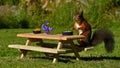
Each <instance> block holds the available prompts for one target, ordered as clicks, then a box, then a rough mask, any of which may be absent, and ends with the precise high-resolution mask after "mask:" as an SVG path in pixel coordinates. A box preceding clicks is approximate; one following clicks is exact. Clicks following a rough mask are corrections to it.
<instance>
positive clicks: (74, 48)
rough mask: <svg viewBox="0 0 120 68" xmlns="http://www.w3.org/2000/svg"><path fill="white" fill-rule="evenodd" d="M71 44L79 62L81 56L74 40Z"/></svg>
mask: <svg viewBox="0 0 120 68" xmlns="http://www.w3.org/2000/svg"><path fill="white" fill-rule="evenodd" d="M70 44H71V48H72V50H73V52H74V54H75V56H76V60H79V59H80V55H79V53H78V51H77V49H76V47H75V45H74V42H73V40H72V41H70Z"/></svg>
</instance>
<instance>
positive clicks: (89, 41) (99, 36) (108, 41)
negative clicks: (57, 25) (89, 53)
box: [71, 11, 115, 52]
mask: <svg viewBox="0 0 120 68" xmlns="http://www.w3.org/2000/svg"><path fill="white" fill-rule="evenodd" d="M73 18H74V26H73V27H72V28H71V30H77V31H78V35H83V36H85V38H84V39H78V40H77V41H78V43H79V44H80V46H82V47H90V46H95V45H97V44H100V43H101V42H102V41H103V42H104V44H105V49H106V51H107V52H113V50H114V43H115V41H114V36H113V33H112V32H111V31H109V30H108V29H98V30H96V31H95V32H94V33H93V35H92V36H91V34H92V30H91V25H90V24H89V23H88V22H87V21H86V20H85V18H84V17H83V11H81V12H78V13H76V14H75V15H74V17H73Z"/></svg>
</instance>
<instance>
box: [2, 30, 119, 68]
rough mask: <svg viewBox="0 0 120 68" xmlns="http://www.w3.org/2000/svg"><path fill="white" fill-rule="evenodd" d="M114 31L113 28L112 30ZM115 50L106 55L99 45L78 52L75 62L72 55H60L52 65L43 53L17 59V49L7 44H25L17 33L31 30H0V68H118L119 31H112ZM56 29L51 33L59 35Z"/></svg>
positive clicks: (33, 53)
mask: <svg viewBox="0 0 120 68" xmlns="http://www.w3.org/2000/svg"><path fill="white" fill-rule="evenodd" d="M114 29H115V28H114ZM114 29H113V28H112V29H111V31H113V33H114V36H115V50H114V52H113V53H107V52H106V51H105V49H104V46H103V45H104V44H103V43H101V44H100V45H99V46H96V47H95V48H94V49H93V50H90V51H82V52H80V53H79V54H80V56H81V59H80V60H79V61H76V60H75V57H74V55H73V54H66V55H61V56H60V58H59V62H57V63H55V64H53V63H52V59H51V58H45V56H44V54H43V53H40V52H29V53H28V55H27V57H26V58H24V59H19V56H20V52H19V51H18V50H17V49H12V48H8V45H9V44H25V41H26V39H24V38H18V37H16V34H18V33H25V32H32V31H33V29H1V30H0V68H120V51H119V50H120V46H119V40H120V36H119V34H120V29H119V28H118V29H116V30H115V31H114ZM61 31H62V29H57V30H56V31H53V33H60V32H61Z"/></svg>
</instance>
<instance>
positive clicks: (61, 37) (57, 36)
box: [17, 33, 84, 40]
mask: <svg viewBox="0 0 120 68" xmlns="http://www.w3.org/2000/svg"><path fill="white" fill-rule="evenodd" d="M17 37H24V38H35V39H52V40H70V39H81V38H84V36H83V35H68V36H64V35H62V34H45V33H40V34H34V33H22V34H17Z"/></svg>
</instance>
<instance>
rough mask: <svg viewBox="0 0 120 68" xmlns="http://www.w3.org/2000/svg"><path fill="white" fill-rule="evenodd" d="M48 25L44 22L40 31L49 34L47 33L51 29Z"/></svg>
mask: <svg viewBox="0 0 120 68" xmlns="http://www.w3.org/2000/svg"><path fill="white" fill-rule="evenodd" d="M48 24H49V22H46V23H45V24H42V30H44V31H45V32H46V33H47V34H49V32H50V31H51V30H53V28H52V27H49V26H48Z"/></svg>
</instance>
